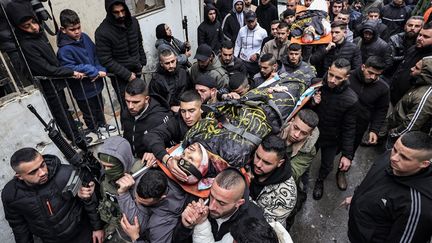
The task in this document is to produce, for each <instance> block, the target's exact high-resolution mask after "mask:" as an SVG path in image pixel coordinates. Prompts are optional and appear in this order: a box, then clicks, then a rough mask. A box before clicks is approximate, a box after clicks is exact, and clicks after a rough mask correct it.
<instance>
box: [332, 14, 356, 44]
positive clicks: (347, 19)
mask: <svg viewBox="0 0 432 243" xmlns="http://www.w3.org/2000/svg"><path fill="white" fill-rule="evenodd" d="M334 20H335V21H341V22H343V23H345V24H346V26H347V28H346V40H347V41H348V42H353V40H354V33H353V32H352V31H351V30H350V13H349V11H348V10H345V9H342V10H341V11H340V12H339V13H338V15H336V16H335V18H334Z"/></svg>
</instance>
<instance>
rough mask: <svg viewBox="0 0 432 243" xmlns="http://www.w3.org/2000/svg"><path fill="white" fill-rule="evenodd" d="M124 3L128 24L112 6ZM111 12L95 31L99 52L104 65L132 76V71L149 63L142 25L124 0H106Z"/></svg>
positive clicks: (127, 77) (107, 7) (114, 71)
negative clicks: (144, 45) (121, 20)
mask: <svg viewBox="0 0 432 243" xmlns="http://www.w3.org/2000/svg"><path fill="white" fill-rule="evenodd" d="M116 3H119V4H123V6H124V7H125V10H126V19H125V22H124V25H122V24H119V23H118V22H117V21H116V19H115V17H114V15H113V14H112V13H111V9H112V6H113V5H114V4H116ZM105 10H106V11H107V15H106V17H105V19H104V20H103V21H102V23H101V24H100V25H99V27H98V28H97V29H96V32H95V40H96V52H97V55H98V58H99V61H100V62H101V64H102V66H104V67H106V68H107V69H108V72H110V73H114V74H115V75H117V77H118V78H119V79H121V80H128V79H129V77H130V75H131V72H134V73H141V70H142V67H143V66H145V65H146V64H147V58H146V55H145V52H144V48H143V43H142V41H143V40H142V35H141V30H140V26H139V24H138V21H137V19H136V18H135V17H133V16H132V15H131V13H130V11H129V8H128V7H127V5H126V4H125V1H124V0H105Z"/></svg>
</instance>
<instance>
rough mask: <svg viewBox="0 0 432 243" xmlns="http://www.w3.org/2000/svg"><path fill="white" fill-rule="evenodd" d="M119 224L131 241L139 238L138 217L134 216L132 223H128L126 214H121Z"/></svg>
mask: <svg viewBox="0 0 432 243" xmlns="http://www.w3.org/2000/svg"><path fill="white" fill-rule="evenodd" d="M120 225H121V227H122V229H123V231H124V232H125V233H126V234H127V235H128V236H129V237H130V238H131V240H132V241H136V240H137V239H138V238H139V232H140V225H139V223H138V217H137V216H135V217H134V224H130V223H129V220H128V219H127V217H126V215H125V214H123V217H122V218H121V220H120Z"/></svg>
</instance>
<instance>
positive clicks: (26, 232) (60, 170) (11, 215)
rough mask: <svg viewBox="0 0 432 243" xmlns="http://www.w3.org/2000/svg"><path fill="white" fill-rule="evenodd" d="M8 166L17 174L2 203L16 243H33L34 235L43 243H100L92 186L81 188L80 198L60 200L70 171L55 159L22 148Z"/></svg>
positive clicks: (101, 237)
mask: <svg viewBox="0 0 432 243" xmlns="http://www.w3.org/2000/svg"><path fill="white" fill-rule="evenodd" d="M10 164H11V167H12V169H13V170H14V171H15V172H16V174H15V177H14V178H13V179H12V180H10V181H9V182H8V183H7V184H6V186H5V187H4V188H3V191H2V202H3V208H4V211H5V218H6V220H7V221H8V222H9V225H10V227H11V228H12V231H13V233H14V236H15V241H16V242H17V243H32V242H33V235H35V236H37V237H39V238H41V239H42V241H43V242H45V243H57V242H65V243H75V242H77V243H88V242H91V241H92V238H93V242H102V241H103V237H104V231H103V229H102V228H103V224H102V221H101V220H100V217H99V214H98V212H97V206H98V203H97V199H96V196H95V195H93V190H94V183H93V182H91V183H90V184H91V187H89V188H84V187H81V188H80V190H79V192H78V196H79V198H78V197H72V198H68V197H63V196H62V190H63V188H65V186H66V184H67V183H68V179H69V177H70V175H71V173H72V170H73V169H72V167H71V166H70V165H64V164H61V161H60V159H59V158H57V157H56V156H54V155H41V154H39V152H38V151H37V150H35V149H33V148H23V149H20V150H18V151H16V152H15V153H14V154H13V155H12V157H11V159H10Z"/></svg>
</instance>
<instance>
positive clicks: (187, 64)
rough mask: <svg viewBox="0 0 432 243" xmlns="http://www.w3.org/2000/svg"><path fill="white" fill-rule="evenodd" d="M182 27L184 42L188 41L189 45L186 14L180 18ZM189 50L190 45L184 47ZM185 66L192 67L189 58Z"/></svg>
mask: <svg viewBox="0 0 432 243" xmlns="http://www.w3.org/2000/svg"><path fill="white" fill-rule="evenodd" d="M182 28H183V30H184V33H185V38H186V42H187V43H189V45H190V42H189V32H188V20H187V17H186V16H184V17H183V19H182ZM189 50H190V46H189V47H186V51H189ZM186 66H187V67H188V68H190V67H192V63H191V62H190V61H189V60H187V63H186Z"/></svg>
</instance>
